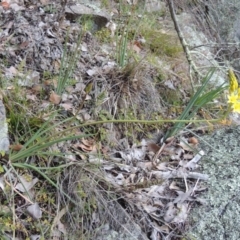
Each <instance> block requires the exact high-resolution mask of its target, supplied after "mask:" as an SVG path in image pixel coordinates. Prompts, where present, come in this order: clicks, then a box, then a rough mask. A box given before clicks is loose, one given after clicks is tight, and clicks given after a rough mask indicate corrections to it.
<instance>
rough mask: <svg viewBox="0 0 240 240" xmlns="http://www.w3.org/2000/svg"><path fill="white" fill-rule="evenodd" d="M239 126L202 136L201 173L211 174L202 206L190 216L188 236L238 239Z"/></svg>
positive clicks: (239, 236)
mask: <svg viewBox="0 0 240 240" xmlns="http://www.w3.org/2000/svg"><path fill="white" fill-rule="evenodd" d="M239 142H240V126H236V127H228V128H226V129H221V130H218V131H216V132H215V133H213V134H212V135H211V136H206V137H204V138H203V139H202V149H203V150H204V151H205V152H206V155H205V157H204V158H203V159H202V161H201V163H202V168H203V172H204V173H206V174H208V175H209V176H210V180H209V181H208V183H207V185H208V191H207V192H206V193H204V194H202V196H201V197H202V198H205V199H206V200H207V204H206V205H205V206H200V207H197V208H195V210H194V211H193V213H192V214H191V216H190V220H189V222H191V223H194V224H192V227H191V229H190V230H189V232H188V234H187V235H188V236H189V237H190V238H191V239H198V240H200V239H204V240H212V239H218V240H227V239H229V240H235V239H236V240H237V239H240V231H239V226H240V218H239V216H240V161H239V154H240V145H239Z"/></svg>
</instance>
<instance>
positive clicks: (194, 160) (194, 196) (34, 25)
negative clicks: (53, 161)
mask: <svg viewBox="0 0 240 240" xmlns="http://www.w3.org/2000/svg"><path fill="white" fill-rule="evenodd" d="M41 2H42V4H43V5H45V3H43V2H44V1H41ZM28 4H29V7H28V8H26V6H25V5H24V4H23V3H22V2H21V1H16V4H15V5H14V4H13V3H11V4H6V3H4V2H3V3H2V4H1V5H2V7H3V8H4V11H2V12H1V20H6V19H7V21H3V22H4V24H3V26H1V28H2V30H3V31H2V32H1V33H0V40H1V45H0V49H1V51H2V53H1V54H3V55H5V56H6V59H5V60H6V62H7V63H8V66H7V67H6V66H4V65H3V64H2V62H1V63H0V64H1V68H2V69H3V70H2V71H3V73H4V76H5V77H6V78H7V79H9V80H10V81H9V82H8V83H7V86H6V89H8V91H6V92H5V94H6V95H9V94H11V89H13V90H14V87H13V84H14V83H13V82H14V81H15V80H16V79H17V85H18V86H20V87H21V88H22V92H25V93H26V99H27V100H28V101H32V102H34V103H35V106H37V107H38V110H37V111H39V112H41V111H43V110H44V109H46V108H48V107H50V106H51V105H57V106H59V107H60V108H62V109H63V110H64V111H65V112H66V114H72V115H73V116H75V117H76V118H77V119H78V120H81V121H90V120H91V119H95V118H96V116H98V115H99V112H100V111H102V112H104V111H105V112H107V113H112V115H113V116H117V115H120V114H121V113H119V112H118V111H119V110H118V109H128V108H130V107H132V105H131V103H132V102H134V103H135V104H136V105H137V106H138V107H139V111H140V112H141V113H144V114H146V115H148V113H149V112H156V113H157V112H158V113H159V109H161V114H165V110H166V108H164V107H163V105H162V101H161V99H160V97H159V96H158V93H157V91H156V89H155V88H154V85H153V83H152V80H151V77H150V76H149V75H147V74H145V72H151V74H152V72H154V69H153V68H152V66H150V65H146V64H145V63H144V64H143V66H141V68H140V67H139V66H135V65H134V64H133V65H130V67H129V66H127V67H126V68H125V72H123V71H122V69H121V70H119V68H118V67H117V64H116V62H115V61H112V59H111V58H109V52H108V50H106V49H104V47H102V49H101V48H100V47H99V46H97V43H96V42H95V39H94V37H93V36H92V34H91V33H90V32H84V34H83V35H82V38H83V39H82V43H81V44H80V46H77V45H76V43H77V42H78V34H79V33H81V32H82V33H83V31H82V29H81V27H80V26H79V24H77V23H76V22H75V21H71V19H64V21H63V22H62V25H61V26H59V25H58V24H59V21H58V19H59V14H56V13H54V12H53V13H52V14H49V13H48V12H47V11H45V10H41V8H39V7H42V5H41V4H40V3H39V1H32V2H31V3H28ZM46 5H47V3H46ZM52 9H56V12H61V11H60V10H61V4H60V2H59V1H56V2H54V3H52ZM22 10H24V11H22ZM20 11H21V14H17V13H20ZM111 26H112V27H110V30H111V35H112V36H113V35H114V34H115V30H116V25H114V23H113V24H112V25H111ZM67 29H68V33H67V31H66V30H67ZM12 32H14V34H12ZM65 39H68V43H67V44H66V42H65ZM142 44H143V40H142V41H141V42H140V41H137V40H136V41H134V42H133V43H132V44H131V45H130V48H132V50H133V51H134V52H135V53H136V54H139V55H140V54H142V49H143V46H142ZM65 45H66V46H67V49H68V51H69V52H71V53H73V52H74V51H76V50H79V55H80V57H79V59H78V60H77V62H76V68H75V69H74V70H73V73H72V75H71V78H72V80H73V82H74V84H72V86H70V87H69V88H68V91H67V93H66V92H64V93H60V94H58V93H56V92H55V90H56V89H57V87H58V86H57V85H58V84H59V82H57V81H56V80H55V79H54V78H53V79H51V78H48V79H46V80H45V81H42V80H41V79H42V78H43V75H44V73H46V72H50V73H51V74H53V75H56V74H59V73H60V71H61V64H62V63H61V61H60V60H61V59H62V57H63V55H64V47H65ZM78 48H79V49H78ZM107 49H108V48H107ZM65 64H66V63H65ZM21 65H25V68H24V67H22V69H21ZM128 67H129V68H130V70H129V69H128ZM151 74H150V75H151ZM83 79H84V80H83ZM164 84H165V86H166V87H168V88H170V89H173V90H174V89H175V85H174V83H173V81H170V80H168V81H166V82H165V83H164ZM42 93H44V94H43V96H44V97H43V99H41V98H40V96H41V95H42ZM93 99H96V101H95V102H94V106H95V107H96V109H95V111H91V108H92V107H91V104H93ZM149 116H150V115H149ZM101 117H102V118H104V117H106V118H107V117H108V116H104V114H103V115H102V116H101ZM46 119H47V117H46ZM104 127H105V129H106V132H107V133H109V135H108V138H109V141H110V142H112V143H113V142H114V144H115V147H111V148H109V146H108V145H109V144H106V146H105V145H104V144H102V143H101V144H100V143H97V142H96V141H95V139H92V138H83V139H81V140H76V141H75V142H69V143H66V145H65V146H61V147H60V145H58V147H56V150H59V149H60V150H61V151H63V152H64V151H65V152H66V153H68V151H69V149H71V150H72V151H73V152H74V154H72V152H71V153H69V156H70V157H69V158H68V159H69V160H70V161H72V162H81V161H82V162H83V163H84V164H91V165H97V166H98V167H99V171H100V173H101V177H102V178H103V179H104V181H105V184H108V185H109V186H111V189H112V191H114V192H116V193H117V194H118V196H120V198H121V200H122V202H121V204H118V205H113V206H114V208H117V206H118V207H119V208H118V209H119V211H118V214H122V215H124V214H125V215H124V216H125V217H126V216H129V215H130V216H132V219H134V224H135V225H134V228H135V229H137V226H136V224H137V225H138V226H140V228H141V229H142V230H141V231H140V232H141V236H142V237H143V239H144V236H146V233H148V235H150V236H151V239H161V237H160V236H165V237H167V236H170V233H171V232H172V231H173V229H174V228H178V229H179V232H181V230H180V229H181V226H183V225H184V223H185V221H186V219H187V216H188V212H189V211H190V209H191V206H192V203H193V202H199V203H204V201H203V200H202V199H199V198H198V193H199V192H200V191H204V190H205V189H204V187H202V184H201V181H202V180H203V181H205V180H207V179H208V176H207V175H205V174H201V173H199V172H197V170H198V169H199V165H198V162H199V161H200V160H201V157H202V156H203V155H204V152H203V151H202V150H200V149H198V146H197V145H198V140H197V139H196V138H193V137H188V136H186V137H184V136H181V138H180V139H177V138H174V139H172V141H171V142H170V143H168V144H167V146H165V147H164V149H163V151H162V152H161V154H160V156H158V157H157V158H156V159H155V158H154V157H155V156H156V154H157V152H158V150H159V149H160V147H161V146H160V145H158V144H157V143H155V142H151V141H146V140H144V139H141V142H140V144H134V143H131V144H130V143H129V141H128V139H127V138H120V137H119V136H118V133H119V132H121V127H120V126H119V128H114V130H112V126H110V125H105V126H104ZM61 130H62V129H59V131H61ZM114 134H115V135H116V136H115V135H114ZM119 135H121V134H119ZM113 139H114V140H113ZM13 146H14V145H13ZM15 146H16V145H15ZM13 150H16V149H13ZM20 150H21V149H20ZM73 155H74V156H73ZM72 156H73V157H72ZM58 160H59V159H58ZM14 179H18V180H16V185H15V189H16V190H18V191H20V192H22V193H26V194H27V195H29V196H30V195H31V196H32V198H34V197H35V196H36V193H34V191H33V192H31V191H32V190H34V189H35V187H36V185H37V184H38V181H39V179H38V178H37V177H36V178H33V179H32V180H30V181H27V180H26V179H25V178H24V177H22V176H18V178H17V177H16V178H15V177H14ZM64 179H67V174H66V176H64ZM7 182H8V181H7ZM70 185H71V184H69V186H70ZM5 186H6V179H4V177H1V189H2V190H3V191H4V190H5ZM69 189H71V188H70V187H69ZM82 194H83V193H82ZM27 195H26V199H28V198H27ZM83 195H84V194H83ZM98 201H100V200H98ZM28 203H30V202H28ZM98 204H99V202H97V203H95V204H93V205H94V207H92V208H93V209H95V211H93V213H92V219H91V221H92V222H94V223H95V224H96V223H97V222H99V221H100V220H99V219H101V217H102V216H101V210H99V209H100V208H99V209H97V207H96V206H97V205H98ZM40 205H41V202H37V201H36V202H31V205H29V206H27V207H25V205H24V204H22V205H21V204H19V206H18V207H19V208H25V209H26V212H27V213H28V214H29V215H30V216H31V217H32V218H33V219H34V220H39V219H42V217H43V216H44V213H43V212H42V210H41V207H40ZM95 205H96V206H95ZM66 206H67V204H66ZM66 212H67V210H66V209H65V208H63V209H62V210H61V211H59V212H58V213H56V214H55V216H54V220H53V224H52V229H51V230H52V233H51V236H52V237H53V238H54V239H60V238H61V236H62V235H64V236H65V235H66V231H67V230H66V226H65V224H64V223H63V221H61V219H62V218H63V216H64V215H65V214H66ZM119 218H120V217H119ZM138 219H141V221H138ZM85 224H87V223H85ZM113 225H114V224H113ZM116 225H117V224H116ZM122 225H123V226H124V224H122ZM105 227H106V228H108V227H107V225H105ZM111 227H113V226H111ZM87 228H89V227H87ZM116 228H117V227H116ZM118 228H119V227H118ZM125 228H126V229H129V226H125ZM143 230H144V231H143ZM38 237H39V235H34V234H32V235H31V238H32V239H37V238H38ZM146 239H147V238H146Z"/></svg>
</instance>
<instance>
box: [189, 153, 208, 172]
mask: <svg viewBox="0 0 240 240" xmlns="http://www.w3.org/2000/svg"><path fill="white" fill-rule="evenodd" d="M204 154H205V153H204V151H203V150H201V151H199V153H197V154H196V155H195V157H194V158H193V159H192V160H191V161H189V162H188V163H187V164H186V165H185V167H186V168H188V169H191V170H194V169H196V168H198V164H197V163H198V162H199V161H200V159H201V158H202V156H204Z"/></svg>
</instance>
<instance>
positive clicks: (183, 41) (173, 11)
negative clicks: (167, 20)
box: [168, 0, 201, 89]
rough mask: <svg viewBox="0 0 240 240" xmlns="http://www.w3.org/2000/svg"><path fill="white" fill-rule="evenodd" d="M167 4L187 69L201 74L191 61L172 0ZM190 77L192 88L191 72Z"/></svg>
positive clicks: (198, 74)
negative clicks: (184, 56)
mask: <svg viewBox="0 0 240 240" xmlns="http://www.w3.org/2000/svg"><path fill="white" fill-rule="evenodd" d="M168 6H169V11H170V14H171V18H172V21H173V23H174V27H175V30H176V32H177V34H178V38H179V40H180V42H181V44H182V47H183V51H184V53H185V55H186V58H187V61H188V64H189V71H190V72H191V68H192V69H193V71H194V73H195V75H196V77H197V78H198V77H199V76H201V74H200V73H199V71H198V70H197V67H196V65H195V63H194V62H193V60H192V58H191V54H190V50H189V48H188V45H187V43H186V41H185V39H184V37H183V34H182V32H181V30H180V27H179V25H178V22H177V18H176V14H175V10H174V4H173V0H168ZM190 79H191V84H192V88H193V89H194V87H193V81H192V78H191V73H190Z"/></svg>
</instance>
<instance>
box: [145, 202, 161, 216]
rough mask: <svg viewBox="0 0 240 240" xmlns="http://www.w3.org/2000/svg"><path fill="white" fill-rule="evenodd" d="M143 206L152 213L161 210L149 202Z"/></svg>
mask: <svg viewBox="0 0 240 240" xmlns="http://www.w3.org/2000/svg"><path fill="white" fill-rule="evenodd" d="M142 206H143V209H144V210H145V211H146V212H147V213H148V214H152V213H155V212H157V211H159V208H158V207H154V206H152V205H149V204H142Z"/></svg>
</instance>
